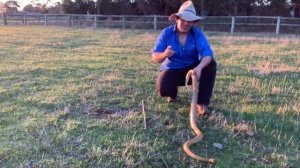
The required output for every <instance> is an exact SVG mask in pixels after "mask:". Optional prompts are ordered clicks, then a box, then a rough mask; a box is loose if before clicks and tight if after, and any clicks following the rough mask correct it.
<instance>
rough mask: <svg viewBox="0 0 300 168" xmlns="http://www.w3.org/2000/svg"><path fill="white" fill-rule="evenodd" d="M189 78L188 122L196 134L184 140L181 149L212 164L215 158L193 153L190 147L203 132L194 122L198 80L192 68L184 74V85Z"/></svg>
mask: <svg viewBox="0 0 300 168" xmlns="http://www.w3.org/2000/svg"><path fill="white" fill-rule="evenodd" d="M190 78H192V91H193V96H192V102H191V108H190V124H191V127H192V129H193V131H194V132H195V133H196V136H195V137H194V138H192V139H190V140H188V141H186V142H185V143H184V144H183V150H184V152H185V153H186V154H187V155H188V156H190V157H192V158H194V159H196V160H198V161H201V162H207V163H210V164H214V163H215V162H216V160H215V159H213V158H204V157H200V156H198V155H196V154H195V153H193V152H192V151H191V149H190V146H191V145H193V144H195V143H197V142H199V141H200V140H201V139H202V137H203V134H202V132H201V131H200V129H199V128H198V127H197V122H196V121H197V99H198V87H199V82H198V80H197V77H196V74H195V72H194V71H193V70H190V71H189V72H188V73H187V75H186V80H185V85H186V86H187V84H188V81H189V79H190Z"/></svg>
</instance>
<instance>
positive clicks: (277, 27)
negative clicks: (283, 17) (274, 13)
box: [276, 16, 280, 34]
mask: <svg viewBox="0 0 300 168" xmlns="http://www.w3.org/2000/svg"><path fill="white" fill-rule="evenodd" d="M279 32H280V16H278V17H277V24H276V34H279Z"/></svg>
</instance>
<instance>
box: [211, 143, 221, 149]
mask: <svg viewBox="0 0 300 168" xmlns="http://www.w3.org/2000/svg"><path fill="white" fill-rule="evenodd" d="M213 146H214V147H216V148H218V149H223V145H222V144H220V143H213Z"/></svg>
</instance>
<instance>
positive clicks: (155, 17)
mask: <svg viewBox="0 0 300 168" xmlns="http://www.w3.org/2000/svg"><path fill="white" fill-rule="evenodd" d="M153 29H154V30H156V29H157V16H156V15H154V22H153Z"/></svg>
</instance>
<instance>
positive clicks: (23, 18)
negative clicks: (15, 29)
mask: <svg viewBox="0 0 300 168" xmlns="http://www.w3.org/2000/svg"><path fill="white" fill-rule="evenodd" d="M25 19H26V18H25V15H23V17H22V22H23V26H24V25H25Z"/></svg>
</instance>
